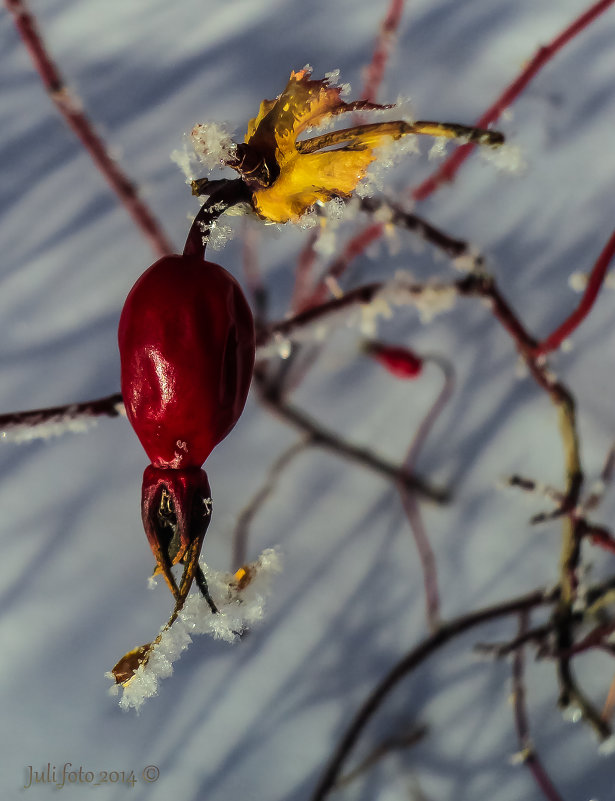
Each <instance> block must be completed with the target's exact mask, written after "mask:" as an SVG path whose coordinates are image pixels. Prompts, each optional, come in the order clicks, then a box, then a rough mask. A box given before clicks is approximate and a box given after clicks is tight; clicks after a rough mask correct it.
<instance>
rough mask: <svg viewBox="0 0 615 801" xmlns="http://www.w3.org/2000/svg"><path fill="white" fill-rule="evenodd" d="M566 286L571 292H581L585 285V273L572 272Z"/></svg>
mask: <svg viewBox="0 0 615 801" xmlns="http://www.w3.org/2000/svg"><path fill="white" fill-rule="evenodd" d="M568 286H569V287H570V289H572V291H573V292H583V291H584V290H585V287H586V286H587V274H586V273H582V272H579V271H577V272H574V273H572V274H571V275H570V277H569V278H568Z"/></svg>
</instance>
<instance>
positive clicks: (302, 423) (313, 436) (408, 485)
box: [256, 374, 448, 503]
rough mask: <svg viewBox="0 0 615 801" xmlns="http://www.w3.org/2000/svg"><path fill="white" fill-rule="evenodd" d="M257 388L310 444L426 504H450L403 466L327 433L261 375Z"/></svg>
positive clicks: (269, 405) (440, 491)
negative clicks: (377, 476) (277, 392)
mask: <svg viewBox="0 0 615 801" xmlns="http://www.w3.org/2000/svg"><path fill="white" fill-rule="evenodd" d="M256 385H257V388H258V389H259V394H260V398H261V400H262V401H263V403H264V404H265V406H266V407H267V408H269V410H270V411H271V412H272V413H273V414H275V415H276V416H277V417H279V418H280V419H281V420H283V421H284V422H286V423H288V424H289V425H292V426H293V427H294V428H296V429H298V430H299V431H301V432H303V433H304V434H306V435H307V436H309V437H310V444H312V445H314V446H316V447H320V448H325V449H326V450H328V451H330V452H331V453H334V454H335V455H336V456H339V457H341V458H344V459H348V460H349V461H351V462H356V463H357V464H360V465H362V466H363V467H366V468H368V469H369V470H372V471H373V472H375V473H377V474H378V475H380V476H382V477H383V478H385V479H387V480H388V481H393V482H394V483H396V484H401V485H403V487H404V488H405V489H407V490H410V491H411V492H415V493H417V494H418V495H420V496H421V497H423V498H425V499H426V500H430V501H433V502H435V503H445V502H446V501H447V500H448V493H447V492H446V491H445V490H444V489H441V488H438V487H432V486H431V485H429V484H428V483H427V482H426V481H425V480H424V479H422V478H420V477H419V476H416V475H414V474H412V473H410V472H409V471H408V470H406V469H405V468H404V467H403V466H402V467H400V466H398V465H396V464H394V463H392V462H389V461H387V460H386V459H383V458H382V457H380V456H378V455H377V454H375V453H373V451H371V450H369V449H368V448H362V447H360V446H357V445H353V444H351V443H349V442H347V441H346V440H343V439H341V438H340V437H338V436H337V435H336V434H333V433H332V432H331V431H327V429H325V428H323V427H322V426H321V425H320V424H319V423H317V422H316V421H315V420H313V419H312V418H311V417H309V416H308V415H307V414H305V412H303V411H301V410H300V409H298V408H297V407H295V406H292V405H291V404H289V403H287V402H286V401H283V400H281V399H280V398H279V397H277V396H276V395H275V394H274V393H273V392H270V391H268V390H267V388H266V386H265V384H264V381H263V380H262V378H261V379H259V376H258V374H257V375H256Z"/></svg>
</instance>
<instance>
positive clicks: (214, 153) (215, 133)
mask: <svg viewBox="0 0 615 801" xmlns="http://www.w3.org/2000/svg"><path fill="white" fill-rule="evenodd" d="M190 138H191V140H192V147H193V148H194V152H195V153H196V155H197V157H198V159H199V161H200V162H201V164H202V165H203V166H204V167H205V168H206V169H208V170H214V169H216V168H221V167H224V166H225V164H226V162H227V161H228V160H229V159H232V158H233V156H234V155H235V151H236V149H237V145H236V144H235V143H234V142H233V140H232V138H231V135H230V133H229V131H228V130H227V128H226V126H225V125H221V124H220V123H217V122H207V123H197V125H195V126H194V128H193V129H192V131H191V133H190Z"/></svg>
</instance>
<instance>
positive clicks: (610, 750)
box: [598, 734, 615, 756]
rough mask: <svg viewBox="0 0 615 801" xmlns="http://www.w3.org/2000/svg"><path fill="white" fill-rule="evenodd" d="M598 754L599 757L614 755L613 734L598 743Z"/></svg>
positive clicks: (614, 742) (614, 737)
mask: <svg viewBox="0 0 615 801" xmlns="http://www.w3.org/2000/svg"><path fill="white" fill-rule="evenodd" d="M598 753H599V754H600V755H601V756H611V754H615V734H612V735H611V736H610V737H607V738H606V740H603V741H602V742H601V743H600V745H599V746H598Z"/></svg>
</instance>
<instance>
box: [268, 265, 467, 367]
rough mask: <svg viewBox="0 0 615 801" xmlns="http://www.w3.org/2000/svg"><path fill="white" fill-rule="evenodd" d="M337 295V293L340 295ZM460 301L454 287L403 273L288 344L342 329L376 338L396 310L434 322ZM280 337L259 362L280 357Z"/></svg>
mask: <svg viewBox="0 0 615 801" xmlns="http://www.w3.org/2000/svg"><path fill="white" fill-rule="evenodd" d="M336 294H337V293H336ZM456 299H457V289H456V287H455V285H454V284H440V283H437V282H434V283H425V284H421V283H416V282H415V281H414V280H413V278H412V275H411V274H410V273H409V272H405V271H400V272H398V273H397V274H396V276H395V278H394V279H393V280H392V281H388V282H386V283H385V284H383V285H382V286H381V288H380V289H379V290H378V291H377V292H376V293H375V294H374V296H373V297H372V298H371V300H369V301H367V302H365V303H357V304H354V305H348V306H343V307H341V308H339V309H336V310H334V311H332V312H330V313H328V314H327V315H326V316H323V317H316V318H315V319H314V320H312V321H310V322H309V323H307V324H305V325H302V326H297V327H296V328H294V329H293V330H291V331H290V332H289V333H288V334H287V335H286V336H285V337H283V341H284V342H288V343H291V342H293V343H300V342H314V340H315V339H324V338H325V337H326V336H328V335H329V334H330V333H331V332H332V331H335V330H337V329H340V328H350V329H353V328H356V329H358V330H359V331H360V332H361V333H362V334H363V335H364V336H372V337H373V336H375V335H376V334H377V327H378V326H377V324H378V321H379V319H380V318H382V317H384V318H385V319H390V318H391V317H392V316H393V313H394V312H393V307H396V306H413V307H414V308H415V309H417V311H418V312H419V316H420V319H421V322H424V323H427V322H429V321H431V320H432V319H433V318H434V317H435V316H436V315H437V314H441V313H443V312H445V311H448V310H449V309H451V308H452V307H453V305H454V304H455V301H456ZM279 337H280V334H279V333H277V332H276V333H274V335H273V337H272V338H271V340H270V341H269V342H268V343H267V344H264V345H261V346H260V347H259V348H258V349H257V358H258V359H265V358H269V357H271V356H274V355H280V339H279Z"/></svg>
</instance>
